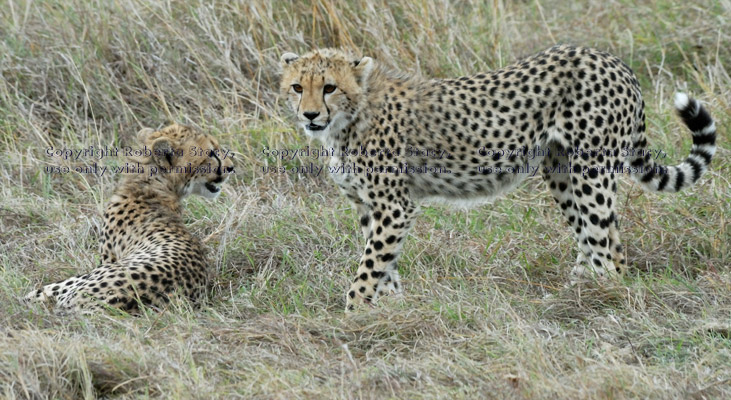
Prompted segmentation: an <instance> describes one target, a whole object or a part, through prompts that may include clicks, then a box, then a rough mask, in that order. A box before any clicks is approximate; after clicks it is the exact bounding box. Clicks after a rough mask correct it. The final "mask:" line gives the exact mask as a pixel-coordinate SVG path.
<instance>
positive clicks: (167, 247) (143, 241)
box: [26, 124, 233, 312]
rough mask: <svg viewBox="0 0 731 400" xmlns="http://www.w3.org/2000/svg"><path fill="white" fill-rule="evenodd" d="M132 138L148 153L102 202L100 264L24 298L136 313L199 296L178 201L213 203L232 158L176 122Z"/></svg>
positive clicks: (198, 276)
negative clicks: (192, 199) (173, 298)
mask: <svg viewBox="0 0 731 400" xmlns="http://www.w3.org/2000/svg"><path fill="white" fill-rule="evenodd" d="M137 139H138V141H139V144H140V145H142V146H145V148H146V149H147V151H144V152H140V154H142V156H140V157H130V162H132V163H139V164H140V166H141V167H142V169H143V170H144V172H143V171H138V172H139V173H128V174H126V175H125V176H124V178H122V181H121V182H120V184H119V187H118V188H117V189H116V191H115V192H114V195H113V196H112V197H111V199H110V201H109V204H107V207H106V211H105V212H104V228H103V229H104V232H103V236H102V237H101V251H102V260H101V264H100V265H99V266H98V267H97V268H95V269H94V270H92V271H91V272H89V273H87V274H83V275H79V276H75V277H72V278H69V279H66V280H64V281H61V282H58V283H53V284H50V285H45V286H44V287H43V288H42V289H38V290H34V291H32V292H30V293H29V294H28V295H27V296H26V299H27V300H31V301H44V302H54V303H55V304H56V307H57V308H58V309H62V310H63V309H75V310H96V309H104V308H107V307H111V308H118V309H122V310H125V311H128V312H135V311H138V310H139V307H138V306H139V304H144V305H149V306H153V307H158V308H160V307H164V306H165V304H166V303H168V302H169V301H170V297H171V296H173V295H177V296H181V297H185V298H188V299H190V300H193V301H196V300H198V299H199V298H201V297H202V296H203V295H204V293H205V290H206V285H207V281H208V267H209V266H208V262H207V260H206V254H205V248H204V247H203V244H202V243H201V242H200V241H199V240H198V239H197V238H195V237H193V236H192V235H191V234H190V233H189V232H188V231H187V230H186V228H185V225H184V224H183V219H182V218H181V199H182V198H183V197H185V196H187V195H189V194H198V195H201V196H203V197H207V198H215V197H217V196H218V195H219V194H220V192H221V184H223V182H224V181H225V180H226V179H227V178H228V174H230V173H232V172H233V161H232V160H231V156H224V155H223V154H227V153H226V152H225V151H222V150H221V147H220V146H219V145H218V142H217V141H216V139H215V138H213V137H212V136H210V135H207V134H204V133H200V132H198V131H196V130H193V129H191V128H189V127H186V126H181V125H177V124H174V125H171V126H168V127H166V128H164V129H162V130H160V131H157V132H156V131H154V130H152V129H143V130H141V131H140V132H139V133H138V134H137ZM154 168H157V172H156V173H153V172H151V171H150V170H151V169H154Z"/></svg>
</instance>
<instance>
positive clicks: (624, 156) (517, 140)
mask: <svg viewBox="0 0 731 400" xmlns="http://www.w3.org/2000/svg"><path fill="white" fill-rule="evenodd" d="M282 67H283V75H282V81H281V90H282V93H283V95H284V96H286V98H287V99H288V101H289V103H290V105H291V107H292V109H293V110H294V111H295V112H296V114H297V119H298V122H299V124H300V125H301V126H302V127H303V128H304V130H305V132H306V133H307V135H308V136H310V137H312V138H315V139H318V140H320V141H321V142H323V144H324V145H325V146H330V147H333V148H335V150H336V151H335V156H334V157H332V158H331V159H330V167H338V166H343V168H342V169H339V170H337V171H336V172H333V173H331V176H332V178H333V180H334V181H335V183H336V184H337V185H338V186H339V187H340V189H341V190H342V191H343V192H344V193H345V195H346V196H347V197H348V198H349V199H350V200H352V201H353V203H354V204H355V206H356V208H357V210H358V213H359V215H360V222H361V224H362V230H363V235H364V237H365V239H366V245H365V250H364V252H363V255H362V256H361V258H360V263H359V265H358V271H357V274H356V277H355V279H354V280H353V283H352V285H351V287H350V290H349V291H348V293H347V296H346V299H347V307H348V309H352V308H354V306H355V305H356V304H359V303H363V302H375V301H376V299H377V298H378V296H380V295H382V294H384V293H388V292H398V291H400V290H401V285H400V282H399V280H398V274H397V272H396V261H397V258H398V256H399V253H400V251H401V246H402V243H403V241H404V239H405V237H406V234H407V232H408V231H409V228H410V226H411V224H412V223H413V218H414V216H415V215H416V214H417V211H418V204H420V203H421V202H423V201H425V200H441V201H447V202H456V203H470V204H474V203H480V202H482V201H484V200H488V199H490V198H493V197H495V196H497V195H498V194H500V193H503V192H505V191H507V190H510V189H511V188H513V187H515V186H516V185H517V184H518V183H519V182H521V181H522V180H523V179H525V178H526V177H527V176H529V175H531V174H532V173H536V172H538V171H540V174H541V175H542V176H543V178H544V180H545V182H546V184H547V185H548V188H549V190H550V191H551V194H552V195H553V197H554V199H555V200H556V202H557V203H558V205H559V206H560V208H561V210H562V212H563V214H564V216H565V217H566V219H567V221H568V223H569V225H571V228H572V230H573V232H574V235H575V238H576V241H577V243H578V246H579V253H578V254H579V256H578V257H577V263H576V267H575V268H574V270H573V275H574V276H575V277H581V276H586V275H587V274H591V275H592V276H600V277H601V276H606V275H610V274H615V273H616V272H617V266H620V267H621V266H623V265H624V264H625V257H624V253H623V250H622V245H621V244H620V237H619V233H618V230H617V213H616V206H617V177H618V175H620V174H622V173H627V174H629V175H630V176H631V177H632V178H633V179H634V180H636V181H637V182H639V183H641V184H642V186H643V187H645V188H647V189H649V190H653V191H665V192H677V191H680V190H682V189H684V188H686V187H688V186H690V185H692V184H693V183H695V182H696V181H697V180H698V179H699V178H700V177H701V175H703V173H704V171H706V170H707V168H708V166H709V165H710V162H711V157H712V156H713V154H714V151H715V138H716V128H715V125H714V123H713V120H712V119H711V117H710V115H709V114H708V112H707V111H706V110H705V109H704V108H703V107H702V106H701V104H700V103H699V102H698V101H696V100H694V99H691V98H689V97H688V96H686V95H684V94H678V95H677V96H676V108H677V110H678V113H679V115H680V117H681V119H682V121H683V122H684V123H685V125H686V126H687V127H688V128H689V129H690V131H691V133H692V139H693V147H692V149H691V151H690V155H689V156H688V157H687V158H686V160H685V161H684V162H682V163H681V164H679V165H677V166H671V167H665V166H663V165H661V164H659V163H657V160H656V157H654V156H653V155H656V154H657V153H652V152H650V151H648V143H647V139H646V135H645V114H644V102H643V100H642V94H641V92H640V86H639V83H638V82H637V79H636V77H635V75H634V73H633V72H632V71H631V70H630V68H629V67H628V66H627V65H625V64H624V63H623V62H622V61H621V60H620V59H618V58H617V57H615V56H613V55H610V54H608V53H605V52H602V51H598V50H594V49H589V48H580V47H572V46H556V47H553V48H551V49H548V50H546V51H543V52H540V53H538V54H536V55H534V56H531V57H529V58H526V59H524V60H522V61H519V62H517V63H515V64H513V65H511V66H508V67H506V68H503V69H500V70H496V71H491V72H485V73H481V74H476V75H473V76H467V77H461V78H455V79H421V78H417V77H412V76H403V75H399V74H394V73H392V72H389V71H388V70H386V69H385V68H383V67H381V66H379V65H378V64H377V63H376V62H375V61H373V60H372V59H370V58H368V57H364V58H357V57H351V56H349V55H347V54H345V53H343V52H340V51H337V50H331V49H326V50H317V51H314V52H311V53H308V54H305V55H303V56H301V57H300V56H297V55H295V54H292V53H287V54H285V55H284V56H283V57H282ZM325 88H327V90H325ZM333 88H334V89H333ZM333 169H334V168H333Z"/></svg>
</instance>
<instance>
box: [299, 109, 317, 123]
mask: <svg viewBox="0 0 731 400" xmlns="http://www.w3.org/2000/svg"><path fill="white" fill-rule="evenodd" d="M302 114H303V115H304V116H305V118H307V119H309V120H310V121H314V119H315V118H317V116H318V115H320V113H319V112H312V111H308V112H305V113H302Z"/></svg>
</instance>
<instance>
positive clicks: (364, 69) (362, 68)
mask: <svg viewBox="0 0 731 400" xmlns="http://www.w3.org/2000/svg"><path fill="white" fill-rule="evenodd" d="M374 64H375V62H374V61H373V59H372V58H370V57H363V58H361V59H360V60H355V61H353V71H355V74H356V75H357V76H358V78H360V82H361V83H363V82H365V81H366V80H368V77H369V76H370V75H371V71H372V70H373V65H374Z"/></svg>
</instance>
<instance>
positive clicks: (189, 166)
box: [129, 124, 234, 199]
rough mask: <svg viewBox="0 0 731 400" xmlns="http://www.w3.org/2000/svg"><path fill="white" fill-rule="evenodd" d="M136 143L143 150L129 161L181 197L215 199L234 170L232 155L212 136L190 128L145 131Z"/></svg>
mask: <svg viewBox="0 0 731 400" xmlns="http://www.w3.org/2000/svg"><path fill="white" fill-rule="evenodd" d="M137 140H138V142H139V144H140V145H141V146H142V149H141V150H139V151H137V152H135V154H136V155H139V156H136V157H129V158H130V160H131V161H133V162H138V163H140V164H141V165H142V166H143V167H145V176H147V177H155V178H157V181H160V180H162V181H163V182H164V184H165V187H166V189H169V190H172V191H173V192H175V193H176V194H177V195H178V196H179V197H185V196H187V195H189V194H198V195H201V196H203V197H206V198H209V199H213V198H216V197H218V195H219V194H220V193H221V185H222V184H223V182H224V181H226V179H227V178H228V176H229V175H230V174H231V173H233V171H234V167H233V160H232V158H233V153H232V152H230V151H228V150H226V149H224V148H222V147H221V146H220V145H219V144H218V141H217V140H216V138H214V137H213V136H211V135H208V134H205V133H202V132H199V131H197V130H195V129H193V128H190V127H187V126H183V125H178V124H172V125H170V126H167V127H165V128H163V129H161V130H159V131H155V130H154V129H149V128H145V129H142V130H141V131H139V132H138V133H137ZM153 171H154V172H153Z"/></svg>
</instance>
